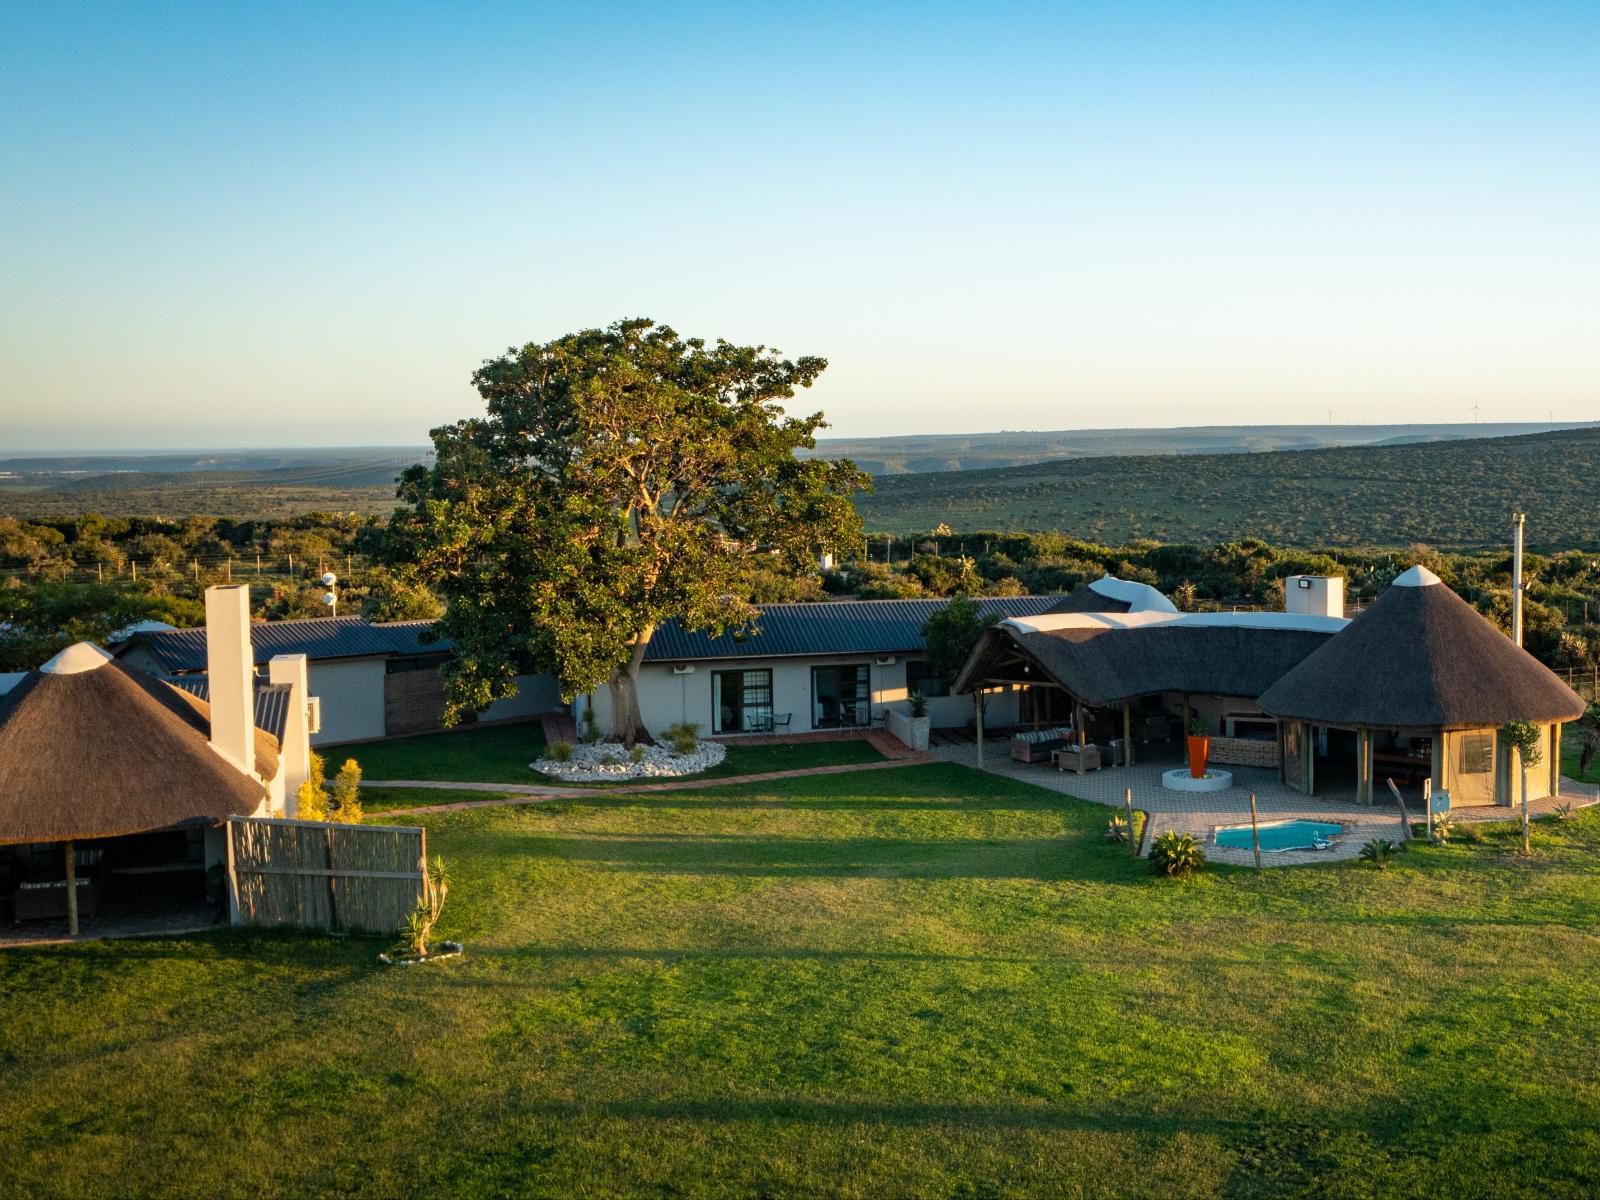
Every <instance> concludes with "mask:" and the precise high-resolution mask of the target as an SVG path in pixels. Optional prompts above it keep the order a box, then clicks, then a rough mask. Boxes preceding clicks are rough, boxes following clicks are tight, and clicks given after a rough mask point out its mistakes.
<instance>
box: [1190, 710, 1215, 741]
mask: <svg viewBox="0 0 1600 1200" xmlns="http://www.w3.org/2000/svg"><path fill="white" fill-rule="evenodd" d="M1189 736H1190V737H1210V736H1211V728H1210V726H1208V725H1207V724H1206V719H1205V718H1204V717H1202V716H1201V715H1200V714H1199V713H1195V714H1194V715H1193V716H1191V717H1190V718H1189Z"/></svg>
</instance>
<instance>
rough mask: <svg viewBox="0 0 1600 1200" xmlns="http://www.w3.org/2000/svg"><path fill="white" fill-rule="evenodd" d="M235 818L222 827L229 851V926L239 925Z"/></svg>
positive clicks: (229, 819) (231, 818)
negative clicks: (235, 863)
mask: <svg viewBox="0 0 1600 1200" xmlns="http://www.w3.org/2000/svg"><path fill="white" fill-rule="evenodd" d="M234 820H235V818H233V817H229V818H228V821H227V823H226V824H225V825H223V827H222V836H223V837H224V838H225V839H226V841H227V850H228V924H229V925H237V924H238V923H239V874H238V871H237V870H236V869H235V865H234V858H233V829H234Z"/></svg>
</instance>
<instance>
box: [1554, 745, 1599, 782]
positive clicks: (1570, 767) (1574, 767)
mask: <svg viewBox="0 0 1600 1200" xmlns="http://www.w3.org/2000/svg"><path fill="white" fill-rule="evenodd" d="M1582 758H1583V736H1582V734H1577V735H1574V736H1571V737H1563V738H1562V739H1561V773H1562V774H1563V775H1565V776H1566V777H1567V778H1568V779H1576V780H1578V781H1580V782H1582V783H1600V754H1596V755H1595V756H1594V760H1593V761H1592V762H1590V764H1589V769H1588V770H1587V771H1580V770H1579V769H1578V763H1579V761H1580V760H1581V759H1582Z"/></svg>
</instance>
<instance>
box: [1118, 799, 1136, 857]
mask: <svg viewBox="0 0 1600 1200" xmlns="http://www.w3.org/2000/svg"><path fill="white" fill-rule="evenodd" d="M1122 811H1123V812H1124V813H1126V814H1127V822H1128V857H1129V858H1138V857H1139V835H1138V834H1137V833H1135V832H1134V828H1133V789H1132V788H1124V789H1123V790H1122Z"/></svg>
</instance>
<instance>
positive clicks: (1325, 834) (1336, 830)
mask: <svg viewBox="0 0 1600 1200" xmlns="http://www.w3.org/2000/svg"><path fill="white" fill-rule="evenodd" d="M1260 828H1261V848H1262V849H1263V850H1314V849H1316V842H1317V841H1318V840H1319V839H1320V840H1321V841H1325V842H1327V841H1332V840H1333V839H1334V838H1336V837H1338V836H1339V834H1341V833H1343V832H1344V826H1343V825H1335V824H1332V823H1331V822H1328V821H1263V822H1261V826H1260ZM1217 845H1219V846H1228V847H1231V848H1233V849H1235V850H1248V849H1250V826H1248V825H1223V826H1221V827H1220V828H1219V829H1218V830H1217Z"/></svg>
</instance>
